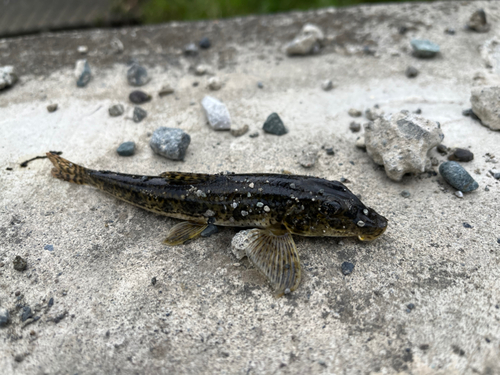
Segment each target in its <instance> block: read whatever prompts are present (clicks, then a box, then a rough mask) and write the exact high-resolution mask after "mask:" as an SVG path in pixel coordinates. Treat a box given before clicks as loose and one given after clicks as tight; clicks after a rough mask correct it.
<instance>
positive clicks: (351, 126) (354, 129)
mask: <svg viewBox="0 0 500 375" xmlns="http://www.w3.org/2000/svg"><path fill="white" fill-rule="evenodd" d="M349 129H350V130H351V131H352V132H353V133H357V132H359V131H360V130H361V124H360V123H359V122H355V121H353V122H351V123H350V124H349Z"/></svg>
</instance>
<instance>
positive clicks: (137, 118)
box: [132, 107, 148, 122]
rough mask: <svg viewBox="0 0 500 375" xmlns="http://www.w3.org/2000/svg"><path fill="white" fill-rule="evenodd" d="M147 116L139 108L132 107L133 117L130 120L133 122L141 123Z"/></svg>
mask: <svg viewBox="0 0 500 375" xmlns="http://www.w3.org/2000/svg"><path fill="white" fill-rule="evenodd" d="M147 115H148V113H147V112H146V111H145V110H144V109H142V108H141V107H134V115H133V117H132V119H133V120H134V122H141V121H142V120H144V119H145V118H146V116H147Z"/></svg>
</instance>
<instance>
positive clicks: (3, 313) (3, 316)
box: [0, 307, 10, 327]
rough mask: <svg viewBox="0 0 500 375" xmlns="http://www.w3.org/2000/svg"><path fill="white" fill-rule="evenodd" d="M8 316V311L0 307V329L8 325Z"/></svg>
mask: <svg viewBox="0 0 500 375" xmlns="http://www.w3.org/2000/svg"><path fill="white" fill-rule="evenodd" d="M9 319H10V314H9V310H7V309H5V308H3V307H0V327H3V326H5V325H7V323H9Z"/></svg>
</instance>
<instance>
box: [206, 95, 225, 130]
mask: <svg viewBox="0 0 500 375" xmlns="http://www.w3.org/2000/svg"><path fill="white" fill-rule="evenodd" d="M201 105H202V107H203V110H204V111H205V115H206V116H207V120H208V123H209V124H210V126H211V127H212V128H213V129H215V130H229V129H230V128H231V117H230V116H229V111H228V110H227V107H226V105H225V104H224V103H222V102H220V101H219V100H217V99H215V98H214V97H212V96H209V95H207V96H205V97H204V98H203V100H202V101H201Z"/></svg>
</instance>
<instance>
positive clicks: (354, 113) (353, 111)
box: [347, 108, 362, 117]
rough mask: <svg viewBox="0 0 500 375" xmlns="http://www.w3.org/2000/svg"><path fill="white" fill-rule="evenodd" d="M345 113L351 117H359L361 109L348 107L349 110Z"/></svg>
mask: <svg viewBox="0 0 500 375" xmlns="http://www.w3.org/2000/svg"><path fill="white" fill-rule="evenodd" d="M347 113H348V114H349V116H351V117H360V116H361V114H362V113H361V111H360V110H359V109H356V108H351V109H349V111H348V112H347Z"/></svg>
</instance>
